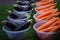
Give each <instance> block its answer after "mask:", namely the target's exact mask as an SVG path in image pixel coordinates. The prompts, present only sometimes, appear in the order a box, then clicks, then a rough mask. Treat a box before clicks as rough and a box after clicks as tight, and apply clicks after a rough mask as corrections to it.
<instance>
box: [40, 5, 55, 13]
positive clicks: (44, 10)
mask: <svg viewBox="0 0 60 40" xmlns="http://www.w3.org/2000/svg"><path fill="white" fill-rule="evenodd" d="M54 8H55V6H52V7H49V8H46V9H43V10H40V11H41V12H46V11H48V10H51V9H54Z"/></svg>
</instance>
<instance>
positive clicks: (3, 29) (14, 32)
mask: <svg viewBox="0 0 60 40" xmlns="http://www.w3.org/2000/svg"><path fill="white" fill-rule="evenodd" d="M4 27H6V26H3V27H2V29H3V31H5V32H9V33H19V32H25V31H27V30H29V29H30V28H31V25H30V26H29V27H28V28H26V29H25V30H21V31H8V30H6V29H5V28H4Z"/></svg>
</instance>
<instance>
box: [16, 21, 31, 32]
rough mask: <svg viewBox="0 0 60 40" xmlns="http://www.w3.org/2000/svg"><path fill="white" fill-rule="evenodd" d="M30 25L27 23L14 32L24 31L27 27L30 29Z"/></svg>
mask: <svg viewBox="0 0 60 40" xmlns="http://www.w3.org/2000/svg"><path fill="white" fill-rule="evenodd" d="M30 25H31V22H30V21H29V22H27V23H26V24H24V25H23V26H22V27H21V28H19V29H17V30H16V31H21V30H25V29H27V28H28V27H30Z"/></svg>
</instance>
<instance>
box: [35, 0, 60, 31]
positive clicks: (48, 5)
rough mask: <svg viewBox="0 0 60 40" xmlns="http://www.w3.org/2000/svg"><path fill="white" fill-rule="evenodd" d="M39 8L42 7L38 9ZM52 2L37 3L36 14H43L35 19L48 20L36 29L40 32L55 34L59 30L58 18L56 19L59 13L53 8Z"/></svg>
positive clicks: (54, 4)
mask: <svg viewBox="0 0 60 40" xmlns="http://www.w3.org/2000/svg"><path fill="white" fill-rule="evenodd" d="M40 6H44V7H42V8H40ZM55 6H56V3H54V0H41V1H39V2H37V7H36V10H37V11H38V12H44V13H43V14H40V15H38V16H37V19H42V20H48V21H47V22H46V23H44V24H42V25H41V26H39V27H38V28H37V30H38V31H40V32H56V31H58V30H59V29H60V18H59V17H57V16H58V15H59V14H60V12H58V9H57V8H56V7H55Z"/></svg>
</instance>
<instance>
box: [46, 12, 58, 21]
mask: <svg viewBox="0 0 60 40" xmlns="http://www.w3.org/2000/svg"><path fill="white" fill-rule="evenodd" d="M58 14H59V13H56V14H52V15H51V16H49V17H48V18H46V20H49V19H51V18H53V17H56V16H58Z"/></svg>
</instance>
